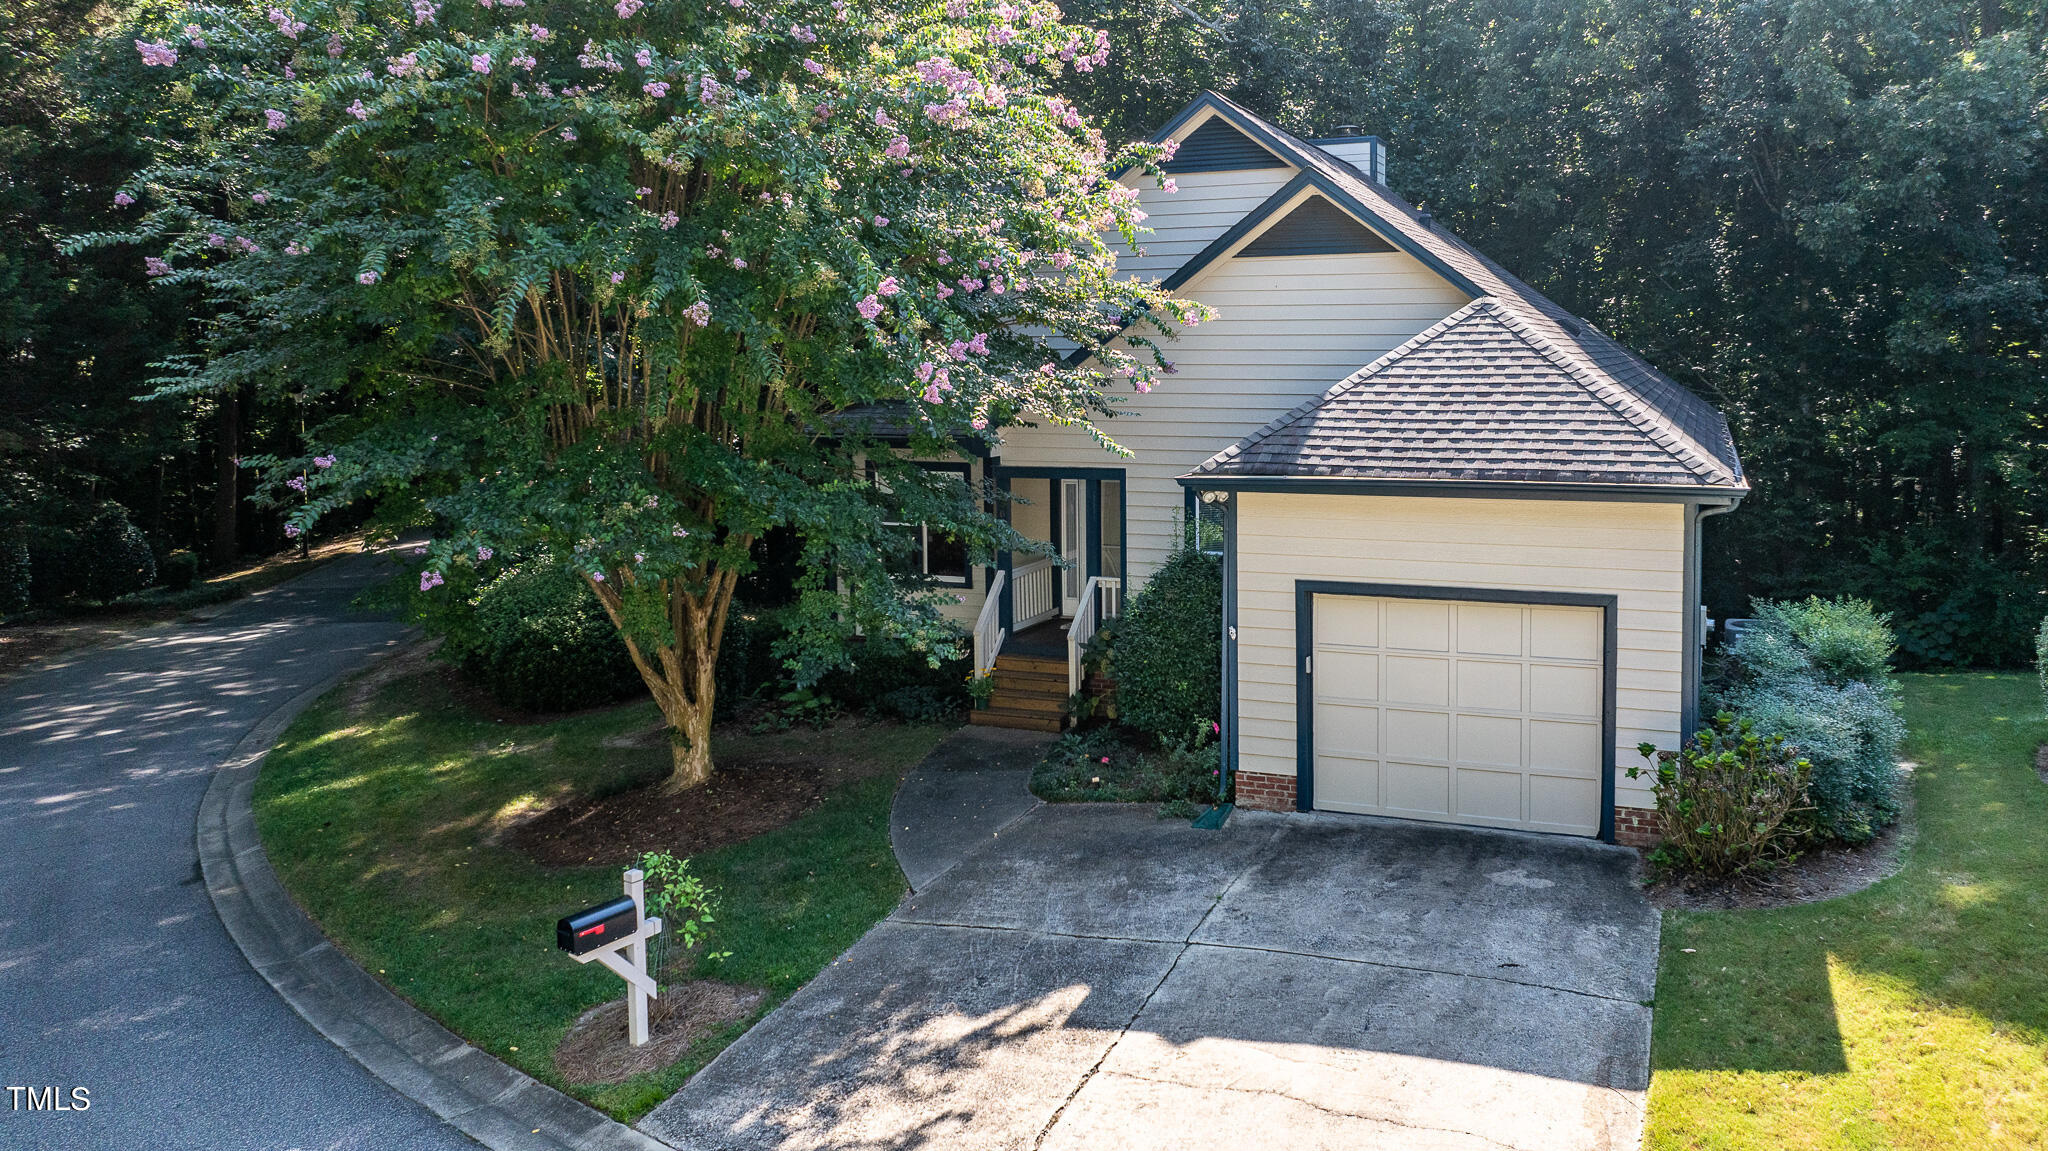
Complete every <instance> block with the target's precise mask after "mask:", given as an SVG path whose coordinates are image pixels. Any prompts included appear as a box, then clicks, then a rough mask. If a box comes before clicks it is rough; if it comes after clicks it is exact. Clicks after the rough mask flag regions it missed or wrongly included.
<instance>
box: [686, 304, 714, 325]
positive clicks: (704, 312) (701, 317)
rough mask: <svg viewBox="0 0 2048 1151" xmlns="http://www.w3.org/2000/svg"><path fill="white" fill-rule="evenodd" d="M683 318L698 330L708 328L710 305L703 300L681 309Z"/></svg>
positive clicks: (709, 323)
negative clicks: (698, 328)
mask: <svg viewBox="0 0 2048 1151" xmlns="http://www.w3.org/2000/svg"><path fill="white" fill-rule="evenodd" d="M683 318H684V319H686V320H688V321H690V322H691V323H693V324H695V325H697V326H698V327H700V328H708V327H710V326H711V304H710V303H709V302H708V301H705V300H698V301H697V302H696V303H694V304H691V305H690V306H689V307H687V308H684V309H683Z"/></svg>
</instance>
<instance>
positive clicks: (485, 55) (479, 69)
mask: <svg viewBox="0 0 2048 1151" xmlns="http://www.w3.org/2000/svg"><path fill="white" fill-rule="evenodd" d="M469 70H470V71H472V72H475V73H476V74H477V75H479V76H488V75H490V74H491V54H490V53H489V52H478V53H477V54H476V55H474V56H471V57H470V58H469Z"/></svg>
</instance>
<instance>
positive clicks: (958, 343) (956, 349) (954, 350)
mask: <svg viewBox="0 0 2048 1151" xmlns="http://www.w3.org/2000/svg"><path fill="white" fill-rule="evenodd" d="M946 354H947V355H949V356H951V357H953V358H954V359H955V360H962V361H964V360H966V359H967V341H965V340H954V341H953V342H952V343H951V344H950V345H948V346H947V348H946Z"/></svg>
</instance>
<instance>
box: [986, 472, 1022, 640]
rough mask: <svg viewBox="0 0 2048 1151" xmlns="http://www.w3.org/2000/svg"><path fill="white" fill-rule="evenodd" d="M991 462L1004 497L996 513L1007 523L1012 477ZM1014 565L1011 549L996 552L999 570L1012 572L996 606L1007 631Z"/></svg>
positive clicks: (1014, 579)
mask: <svg viewBox="0 0 2048 1151" xmlns="http://www.w3.org/2000/svg"><path fill="white" fill-rule="evenodd" d="M989 464H990V468H989V470H990V471H992V472H994V473H995V480H996V490H997V491H999V492H1001V493H1002V499H1001V500H1000V501H999V504H998V506H997V508H996V515H997V516H998V517H1000V518H1001V519H1002V521H1003V522H1004V523H1006V524H1007V523H1009V522H1010V477H1009V476H1008V475H1007V474H1005V473H1004V472H1003V470H1002V468H1001V467H1000V466H999V465H997V464H996V463H995V461H994V460H990V461H989ZM1013 566H1014V565H1013V564H1012V563H1011V562H1010V549H1008V548H1003V549H1002V550H1000V551H998V552H996V568H997V570H999V571H1004V572H1009V573H1010V577H1009V578H1008V579H1006V580H1004V581H1003V594H1002V595H1001V596H1000V597H998V598H999V600H1000V601H1001V602H1000V603H999V604H998V606H997V608H996V618H997V619H998V620H1000V621H1001V622H1002V628H1003V630H1004V631H1005V632H1007V631H1010V630H1011V626H1010V625H1011V620H1010V605H1011V604H1012V603H1013V602H1015V597H1014V596H1013V594H1012V593H1013V591H1014V590H1015V589H1013V588H1012V587H1011V586H1010V585H1011V584H1013V583H1015V582H1016V579H1017V575H1016V573H1015V572H1014V571H1012V568H1013ZM989 580H990V581H991V582H993V581H994V580H995V576H993V575H991V576H989Z"/></svg>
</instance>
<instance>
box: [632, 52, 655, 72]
mask: <svg viewBox="0 0 2048 1151" xmlns="http://www.w3.org/2000/svg"><path fill="white" fill-rule="evenodd" d="M633 63H635V64H638V65H640V66H641V67H642V68H652V67H654V50H653V49H651V48H642V49H640V50H639V51H638V52H635V53H633Z"/></svg>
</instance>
